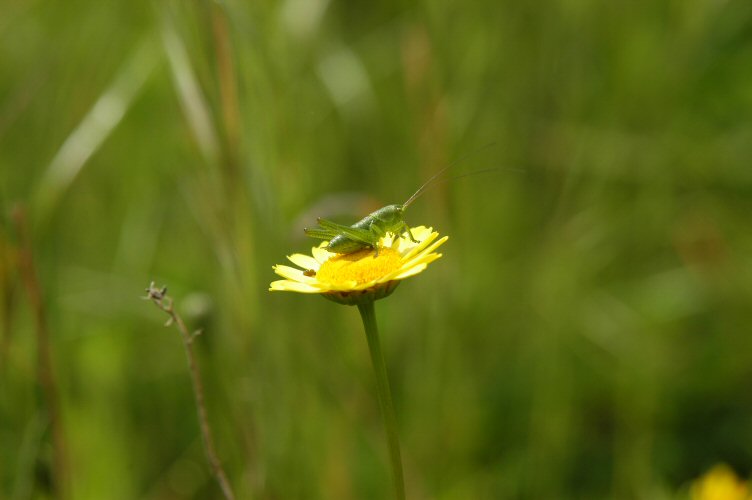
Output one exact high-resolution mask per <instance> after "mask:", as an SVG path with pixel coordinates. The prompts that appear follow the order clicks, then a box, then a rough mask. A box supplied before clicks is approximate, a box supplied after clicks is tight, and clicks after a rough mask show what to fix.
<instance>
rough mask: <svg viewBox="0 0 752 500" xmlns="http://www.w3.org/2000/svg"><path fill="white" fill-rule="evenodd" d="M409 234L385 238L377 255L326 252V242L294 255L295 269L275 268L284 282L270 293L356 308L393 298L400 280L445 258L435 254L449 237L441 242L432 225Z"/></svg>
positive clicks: (371, 252) (369, 251)
mask: <svg viewBox="0 0 752 500" xmlns="http://www.w3.org/2000/svg"><path fill="white" fill-rule="evenodd" d="M411 232H412V235H413V238H414V239H415V241H412V240H411V239H410V238H409V237H408V236H401V235H393V234H391V233H389V234H387V235H386V236H384V237H383V238H381V240H380V241H379V243H378V247H379V248H378V252H376V251H375V250H373V249H370V248H367V249H363V250H360V251H357V252H353V253H349V254H337V253H333V252H329V251H327V250H326V248H324V247H325V246H326V245H327V243H328V242H326V241H324V242H322V243H321V245H319V246H318V247H313V248H312V250H311V255H303V254H299V253H298V254H293V255H290V256H288V257H287V258H288V259H289V260H290V261H291V262H292V263H293V264H295V265H296V266H298V267H299V269H298V268H295V267H291V266H286V265H282V264H277V265H275V266H273V269H274V272H275V273H277V274H278V275H280V276H282V277H283V278H285V279H283V280H278V281H274V282H272V283H271V285H270V288H269V290H271V291H287V292H300V293H320V294H323V295H324V296H325V297H327V298H329V299H332V300H335V301H337V302H341V303H346V304H357V303H358V301H359V300H360V298H361V297H363V296H369V297H370V298H372V299H374V300H375V299H380V298H383V297H386V296H387V295H389V294H390V293H391V292H392V291H393V290H394V288H395V287H396V286H397V284H399V281H400V280H403V279H405V278H408V277H410V276H414V275H416V274H418V273H420V272H422V271H423V270H424V269H426V267H427V266H428V264H430V263H431V262H433V261H434V260H436V259H438V258H439V257H441V254H440V253H436V252H435V250H436V249H437V248H438V247H439V246H440V245H442V244H443V243H444V242H445V241H446V240H447V239H448V238H449V237H448V236H444V237H442V238H439V233H437V232H434V231H433V229H432V228H430V227H424V226H417V227H414V228H412V229H411Z"/></svg>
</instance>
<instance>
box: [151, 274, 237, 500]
mask: <svg viewBox="0 0 752 500" xmlns="http://www.w3.org/2000/svg"><path fill="white" fill-rule="evenodd" d="M144 298H145V299H149V300H151V301H152V302H154V304H155V305H156V306H157V307H159V308H160V309H161V310H163V311H164V312H166V313H167V314H168V316H169V318H168V319H167V322H166V323H165V326H170V325H172V324H173V323H174V324H175V326H177V327H178V330H180V335H181V336H182V338H183V346H184V347H185V354H186V357H187V358H188V370H189V371H190V373H191V382H192V384H193V394H194V396H195V397H196V411H197V412H198V423H199V426H200V428H201V437H202V438H203V441H204V450H205V451H206V457H207V459H208V460H209V465H210V466H211V470H212V473H213V474H214V476H215V477H216V478H217V482H218V483H219V487H220V488H221V489H222V493H223V494H224V496H225V498H226V499H228V500H234V499H235V494H234V493H233V491H232V488H231V487H230V482H229V481H228V480H227V475H226V474H225V471H224V469H223V468H222V463H221V462H220V461H219V458H218V456H217V450H216V449H215V448H214V438H213V437H212V432H211V427H210V426H209V419H208V417H207V415H206V404H205V403H204V386H203V384H202V383H201V373H200V371H199V368H198V365H197V364H196V358H195V356H194V355H193V339H195V338H196V336H198V335H200V333H201V331H196V332H193V333H190V332H189V331H188V328H187V327H186V326H185V323H184V322H183V318H181V317H180V315H179V314H178V313H177V312H176V311H175V308H174V307H173V301H172V299H171V298H170V297H168V296H167V287H162V288H157V287H155V286H154V282H153V281H152V282H151V284H149V288H147V289H146V297H144Z"/></svg>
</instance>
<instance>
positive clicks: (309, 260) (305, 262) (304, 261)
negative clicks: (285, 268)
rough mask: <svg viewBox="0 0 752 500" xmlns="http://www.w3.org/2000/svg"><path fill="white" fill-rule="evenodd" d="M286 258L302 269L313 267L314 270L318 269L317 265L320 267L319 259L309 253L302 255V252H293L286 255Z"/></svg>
mask: <svg viewBox="0 0 752 500" xmlns="http://www.w3.org/2000/svg"><path fill="white" fill-rule="evenodd" d="M287 259H288V260H289V261H290V262H292V263H293V264H295V265H296V266H298V267H301V268H303V269H313V270H314V271H318V270H319V267H321V263H320V262H319V261H317V260H316V259H314V258H313V257H311V256H310V255H303V254H302V253H294V254H292V255H288V256H287Z"/></svg>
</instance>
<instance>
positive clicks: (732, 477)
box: [690, 464, 752, 500]
mask: <svg viewBox="0 0 752 500" xmlns="http://www.w3.org/2000/svg"><path fill="white" fill-rule="evenodd" d="M690 498H691V499H692V500H750V499H752V495H750V489H749V485H748V484H747V483H746V482H744V481H742V480H740V479H739V478H738V477H736V474H735V473H734V471H733V470H731V468H730V467H728V466H727V465H723V464H721V465H716V466H715V467H713V468H712V469H710V470H709V471H708V472H706V473H705V475H704V476H702V477H701V478H700V479H698V480H697V481H695V482H694V483H693V484H692V487H691V489H690Z"/></svg>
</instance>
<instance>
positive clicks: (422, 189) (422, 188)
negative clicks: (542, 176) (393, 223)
mask: <svg viewBox="0 0 752 500" xmlns="http://www.w3.org/2000/svg"><path fill="white" fill-rule="evenodd" d="M495 144H496V143H495V142H489V143H488V144H486V145H485V146H482V147H481V148H480V149H476V150H475V151H472V152H470V153H467V154H466V155H464V156H461V157H460V158H458V159H457V160H455V161H453V162H452V163H450V164H449V165H447V166H446V167H444V168H442V169H441V170H439V171H438V172H436V173H435V174H433V175H432V176H431V178H430V179H428V180H427V181H426V182H424V183H423V185H422V186H420V187H419V188H418V190H417V191H415V192H414V193H413V195H412V196H411V197H410V198H408V199H407V201H406V202H405V203H403V204H402V208H403V209H404V208H407V207H409V206H410V205H411V204H412V202H414V201H415V200H417V199H418V197H419V196H420V195H422V194H423V193H424V192H425V191H426V189H428V188H429V187H430V186H431V184H432V183H433V181H435V180H436V179H438V178H439V177H441V176H442V175H444V173H445V172H446V171H447V170H449V169H450V168H452V167H453V166H455V165H457V164H458V163H459V162H461V161H463V160H466V159H467V157H468V156H471V155H474V154H476V153H480V152H481V151H483V150H484V149H488V148H490V147H491V146H494V145H495ZM494 170H498V169H496V168H487V169H484V170H476V171H474V172H468V173H466V174H462V175H458V176H457V177H455V178H456V179H459V178H460V177H467V176H468V175H474V174H480V173H483V172H493V171H494Z"/></svg>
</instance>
